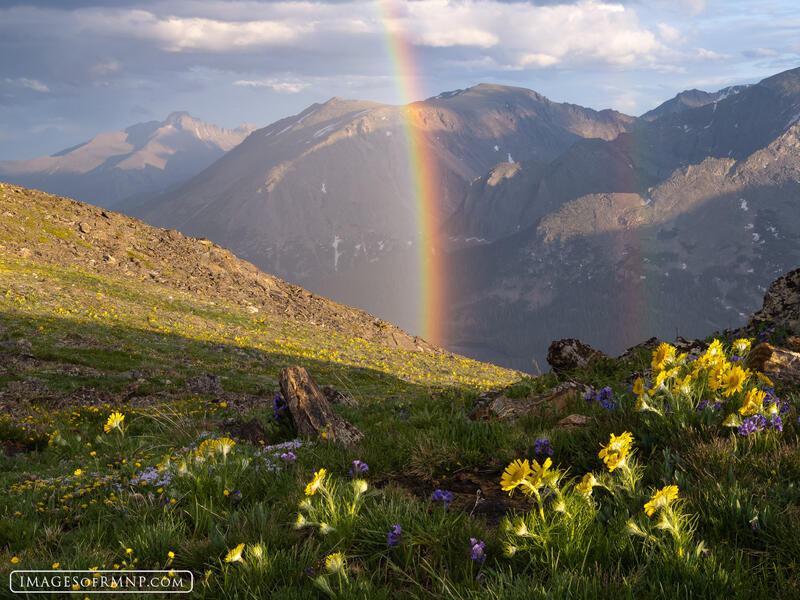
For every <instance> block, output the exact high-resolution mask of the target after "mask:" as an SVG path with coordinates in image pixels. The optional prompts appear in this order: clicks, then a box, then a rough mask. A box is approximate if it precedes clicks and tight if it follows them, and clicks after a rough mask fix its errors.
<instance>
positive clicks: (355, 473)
mask: <svg viewBox="0 0 800 600" xmlns="http://www.w3.org/2000/svg"><path fill="white" fill-rule="evenodd" d="M367 471H369V466H368V465H367V463H364V462H361V461H360V460H354V461H353V468H352V469H350V477H361V476H362V475H363V474H364V473H366V472H367Z"/></svg>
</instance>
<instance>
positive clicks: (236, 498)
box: [228, 490, 242, 505]
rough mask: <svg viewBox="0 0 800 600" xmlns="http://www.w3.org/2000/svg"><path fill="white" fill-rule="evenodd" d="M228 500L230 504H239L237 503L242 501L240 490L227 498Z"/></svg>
mask: <svg viewBox="0 0 800 600" xmlns="http://www.w3.org/2000/svg"><path fill="white" fill-rule="evenodd" d="M228 499H229V500H230V501H231V504H234V505H236V504H239V502H241V501H242V490H236V491H235V492H233V493H232V494H231V495H230V496H228Z"/></svg>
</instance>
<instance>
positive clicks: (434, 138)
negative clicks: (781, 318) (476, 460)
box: [0, 69, 800, 371]
mask: <svg viewBox="0 0 800 600" xmlns="http://www.w3.org/2000/svg"><path fill="white" fill-rule="evenodd" d="M409 116H411V118H410V119H409ZM798 119H800V69H794V70H790V71H786V72H783V73H780V74H777V75H775V76H773V77H769V78H767V79H764V80H763V81H761V82H758V83H753V84H750V85H742V86H735V87H729V88H725V89H723V90H719V91H717V92H702V91H699V90H689V91H686V92H682V93H680V94H678V95H677V96H676V97H675V98H673V99H671V100H668V101H666V102H665V103H663V104H662V105H660V106H659V107H657V108H655V109H653V110H651V111H649V112H647V113H645V114H644V115H642V116H640V117H638V118H635V117H632V116H628V115H624V114H622V113H619V112H616V111H612V110H603V111H595V110H592V109H588V108H583V107H580V106H575V105H571V104H564V103H556V102H552V101H550V100H548V99H547V98H545V97H544V96H542V95H540V94H538V93H536V92H534V91H531V90H526V89H523V88H514V87H506V86H499V85H489V84H480V85H477V86H474V87H472V88H468V89H465V90H456V91H452V92H445V93H442V94H440V95H438V96H436V97H433V98H429V99H428V100H425V101H421V102H415V103H413V104H410V105H407V106H404V107H397V106H389V105H383V104H377V103H373V102H366V101H359V100H344V99H340V98H332V99H331V100H329V101H328V102H325V103H323V104H314V105H312V106H310V107H308V108H307V109H305V110H304V111H302V112H300V113H299V114H297V115H295V116H292V117H288V118H286V119H282V120H280V121H278V122H276V123H273V124H271V125H269V126H267V127H264V128H262V129H259V130H256V131H253V132H252V133H251V134H250V135H249V136H247V137H246V138H245V139H244V140H243V141H242V143H240V144H239V145H237V146H235V147H234V148H232V149H231V150H230V151H229V152H227V153H226V154H224V155H223V156H221V158H219V159H218V160H217V161H216V162H214V163H213V164H211V165H210V166H209V167H208V168H206V169H205V170H203V171H202V172H199V173H197V174H196V175H194V176H192V177H191V178H189V179H188V180H187V181H185V182H184V183H183V184H181V185H176V186H175V187H174V189H172V190H171V191H169V192H167V193H165V194H163V195H160V196H158V197H151V198H150V199H148V200H146V201H145V202H140V203H136V204H133V203H132V204H130V205H129V206H128V207H127V209H126V208H122V210H123V211H125V210H127V212H128V213H129V214H133V215H135V216H139V217H141V218H143V219H144V220H146V221H148V222H150V223H151V224H153V225H157V226H160V227H168V228H173V229H178V230H180V231H181V232H182V233H185V234H187V235H193V236H203V237H207V238H209V239H211V240H213V241H214V242H217V243H219V244H221V245H223V246H225V247H228V248H230V249H231V250H233V251H234V252H235V253H236V254H237V255H239V256H242V257H243V258H245V259H246V260H249V261H251V262H252V263H254V264H255V265H257V266H258V267H259V268H261V269H263V270H265V271H267V272H270V273H274V274H275V275H277V276H279V277H283V278H285V279H288V280H290V281H293V282H295V283H298V284H300V285H303V286H304V287H306V288H308V289H310V290H312V291H313V292H315V293H318V294H321V295H325V296H328V297H332V298H334V299H335V300H337V301H339V302H343V303H345V304H351V305H355V306H358V307H360V308H363V309H365V310H367V311H369V312H371V313H373V314H376V315H378V316H379V317H381V318H383V319H386V320H388V321H392V322H394V323H397V324H398V325H400V326H402V327H404V328H405V329H407V330H410V331H412V332H414V330H415V327H416V326H417V323H416V317H417V315H416V311H415V309H414V299H416V298H417V296H418V293H419V288H418V285H419V282H418V281H417V277H418V272H417V268H418V264H417V260H418V258H417V257H418V256H419V252H418V250H419V249H418V248H416V247H415V245H416V244H417V240H418V230H419V227H420V223H419V220H418V214H417V209H416V206H415V198H414V197H413V195H412V194H411V192H410V191H409V190H410V189H411V186H410V183H411V179H410V173H412V169H413V168H414V166H415V165H413V164H411V163H410V162H409V153H408V151H407V148H408V145H407V135H408V129H407V124H408V122H409V121H410V122H411V123H414V124H415V126H414V127H415V130H414V131H413V135H414V138H415V139H416V140H418V142H419V144H420V148H421V151H420V155H421V156H424V157H427V160H429V161H431V162H432V163H434V164H433V165H432V166H433V169H432V170H433V171H434V172H436V173H437V174H438V177H437V179H436V181H435V182H434V184H435V191H436V194H437V196H438V199H439V202H438V206H437V207H436V210H435V211H434V214H432V215H430V217H431V218H432V219H433V220H434V221H435V223H436V224H437V231H438V234H437V237H436V239H435V240H434V242H433V243H434V244H435V246H436V251H437V252H441V253H444V255H445V258H444V260H443V262H444V264H446V265H447V268H446V269H445V270H444V272H442V273H440V277H442V278H443V279H444V280H445V281H444V282H443V284H444V288H445V293H446V295H447V298H448V301H447V306H448V310H447V313H446V314H445V315H442V319H444V323H443V327H442V329H443V331H444V332H445V333H444V338H443V339H436V340H431V341H433V342H435V343H437V344H440V345H444V346H446V347H447V348H449V349H452V350H454V351H457V352H460V353H462V354H466V355H468V356H474V357H476V358H480V359H482V360H491V361H494V362H497V363H499V364H503V365H507V366H510V367H513V368H517V369H520V370H528V371H530V370H535V368H536V367H535V366H534V365H533V364H532V363H531V360H532V359H534V360H536V361H537V363H538V364H544V354H545V351H546V348H547V345H548V344H549V342H550V341H551V340H552V339H556V338H560V337H566V336H574V337H580V338H581V339H582V340H584V341H586V342H588V343H590V344H592V345H593V346H595V347H598V348H601V349H603V350H605V351H606V352H608V353H610V354H614V353H619V352H621V351H622V350H624V349H625V347H627V346H628V345H632V344H633V343H636V342H638V341H640V340H641V339H644V338H645V337H649V336H651V335H660V336H662V337H668V336H669V337H671V336H672V335H674V333H675V328H677V329H678V330H679V333H680V334H682V335H685V336H694V335H700V334H704V333H706V332H708V331H710V330H713V329H715V328H718V329H721V328H723V327H727V326H729V325H731V324H735V323H736V322H738V321H741V322H742V323H743V322H744V320H745V319H746V315H747V314H749V313H750V312H752V311H753V310H754V309H755V308H757V306H758V305H759V302H760V300H761V298H762V296H763V293H764V291H765V289H766V286H767V285H768V284H769V282H770V281H772V280H773V279H774V278H775V276H776V275H778V274H780V273H783V272H785V271H787V270H790V269H791V268H794V267H796V261H797V258H798V256H800V234H798V233H797V232H800V211H798V207H797V198H798V197H800V196H799V194H798V192H800V152H798V150H800V141H798V139H799V136H800V124H798ZM0 176H2V175H0Z"/></svg>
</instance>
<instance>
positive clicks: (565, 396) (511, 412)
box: [469, 381, 589, 421]
mask: <svg viewBox="0 0 800 600" xmlns="http://www.w3.org/2000/svg"><path fill="white" fill-rule="evenodd" d="M587 391H589V387H588V386H587V385H585V384H583V383H580V382H579V381H567V382H565V383H562V384H561V385H559V386H556V387H554V388H553V389H552V390H550V391H549V392H546V393H544V394H531V395H530V396H527V397H525V398H507V397H506V396H505V395H503V394H494V393H490V394H491V395H487V396H485V399H484V400H483V401H481V400H480V397H479V400H478V402H477V403H476V407H475V409H474V410H473V411H472V413H470V415H469V418H470V419H472V420H473V421H476V420H478V419H513V418H517V417H521V416H522V415H526V414H529V413H531V412H534V411H537V410H541V411H551V412H552V413H555V414H559V413H563V412H565V411H566V409H567V404H568V403H569V401H570V400H573V399H575V398H580V397H581V396H582V395H583V394H585V393H586V392H587ZM482 395H483V394H482ZM489 397H491V399H489Z"/></svg>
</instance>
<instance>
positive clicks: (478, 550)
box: [469, 538, 486, 565]
mask: <svg viewBox="0 0 800 600" xmlns="http://www.w3.org/2000/svg"><path fill="white" fill-rule="evenodd" d="M469 544H470V546H472V550H471V551H470V553H469V557H470V559H471V560H474V561H475V562H476V563H478V564H479V565H480V564H483V561H485V560H486V553H485V552H484V547H485V544H484V543H483V542H482V541H480V540H476V539H475V538H469Z"/></svg>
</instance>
